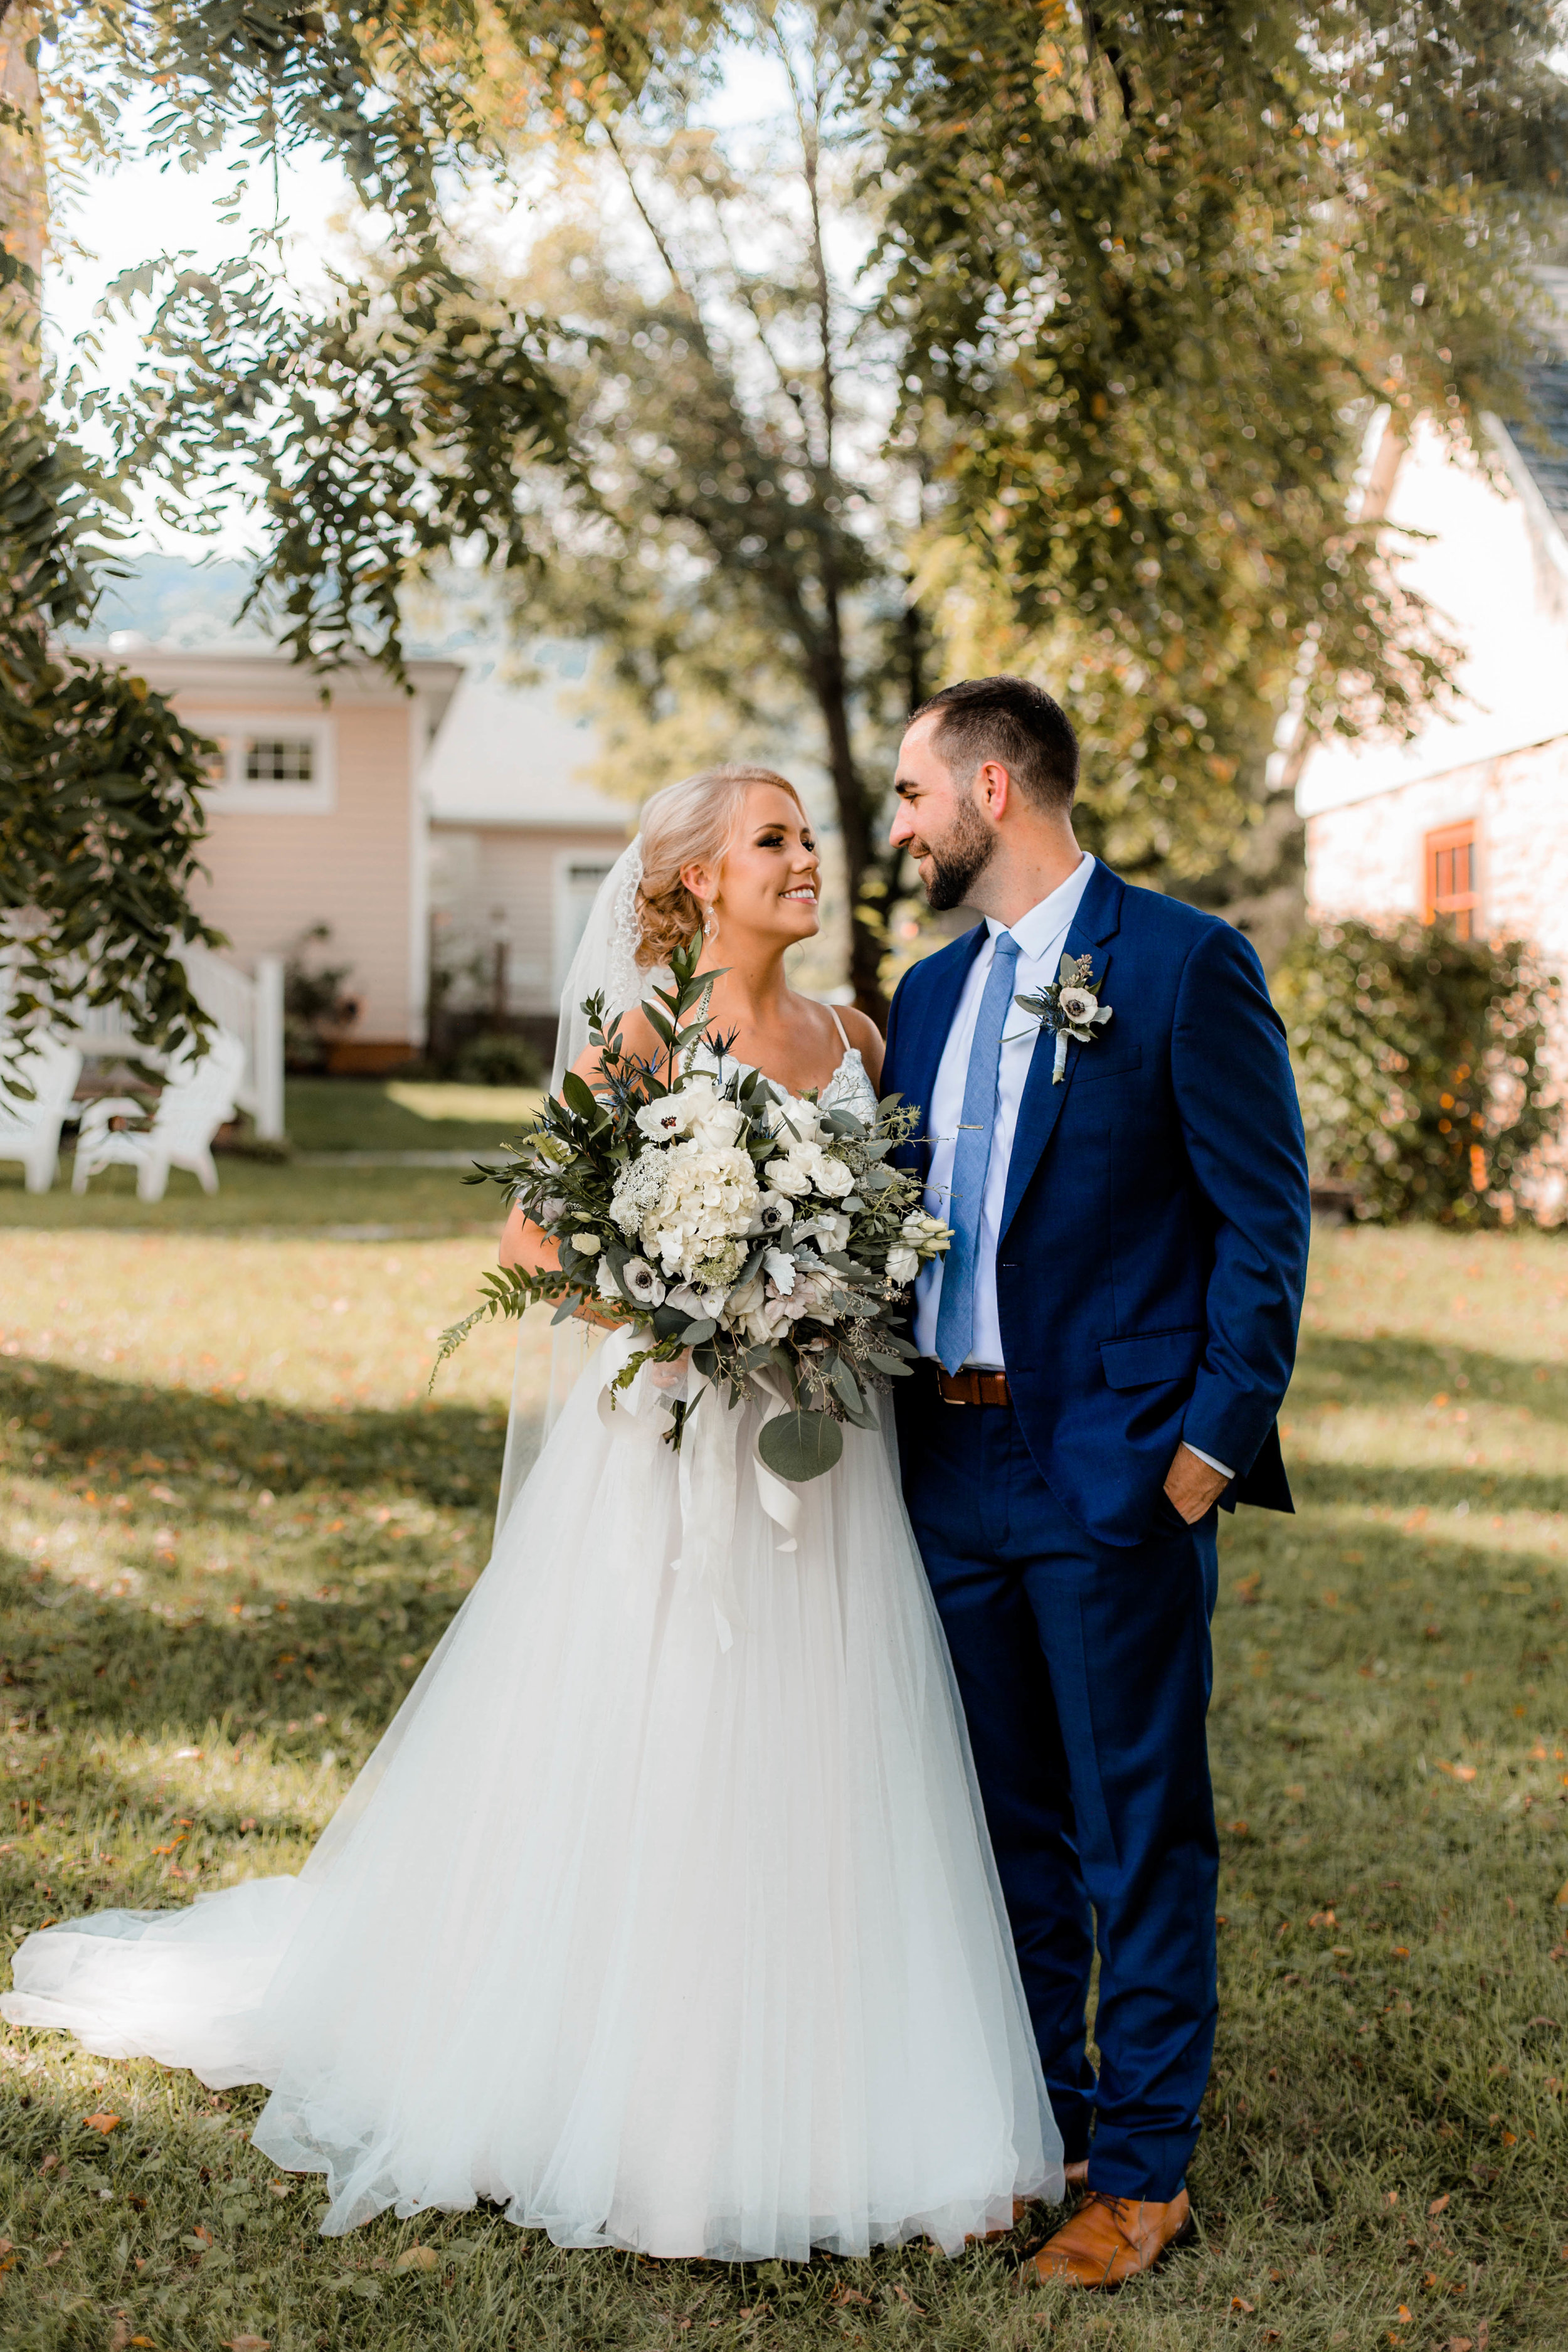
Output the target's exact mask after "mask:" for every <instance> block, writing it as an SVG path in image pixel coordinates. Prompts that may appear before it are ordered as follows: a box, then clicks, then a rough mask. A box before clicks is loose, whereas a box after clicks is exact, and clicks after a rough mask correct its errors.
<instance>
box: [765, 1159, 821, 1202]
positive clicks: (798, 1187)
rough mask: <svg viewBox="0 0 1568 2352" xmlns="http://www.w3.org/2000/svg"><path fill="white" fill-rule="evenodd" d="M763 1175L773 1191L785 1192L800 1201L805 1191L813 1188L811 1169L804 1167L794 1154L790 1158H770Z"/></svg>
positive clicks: (789, 1197) (790, 1197) (791, 1198)
mask: <svg viewBox="0 0 1568 2352" xmlns="http://www.w3.org/2000/svg"><path fill="white" fill-rule="evenodd" d="M763 1177H764V1178H765V1180H766V1181H767V1182H768V1184H769V1185H770V1186H771V1187H772V1189H773V1192H783V1193H784V1194H785V1195H786V1197H787V1198H788V1199H790V1200H792V1201H798V1200H799V1199H800V1197H801V1195H802V1194H803V1193H804V1192H810V1190H811V1171H810V1170H809V1169H807V1168H804V1167H803V1166H802V1165H801V1163H800V1161H799V1160H796V1159H795V1158H794V1157H793V1155H792V1156H791V1157H790V1158H788V1159H784V1160H769V1161H768V1164H767V1166H766V1167H765V1168H764V1169H763Z"/></svg>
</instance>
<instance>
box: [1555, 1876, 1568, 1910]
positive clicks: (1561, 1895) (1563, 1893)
mask: <svg viewBox="0 0 1568 2352" xmlns="http://www.w3.org/2000/svg"><path fill="white" fill-rule="evenodd" d="M1553 1908H1554V1909H1556V1910H1558V1911H1568V1878H1565V1879H1564V1880H1563V1884H1562V1885H1561V1886H1560V1887H1559V1888H1558V1890H1557V1901H1556V1903H1555V1905H1554V1906H1553Z"/></svg>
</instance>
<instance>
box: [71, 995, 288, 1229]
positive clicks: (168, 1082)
mask: <svg viewBox="0 0 1568 2352" xmlns="http://www.w3.org/2000/svg"><path fill="white" fill-rule="evenodd" d="M244 1067H245V1047H244V1045H243V1044H242V1043H241V1041H240V1039H239V1038H237V1037H236V1036H235V1035H234V1034H232V1032H231V1031H229V1030H226V1029H220V1030H219V1031H218V1032H217V1033H216V1035H215V1037H214V1038H213V1041H212V1044H211V1045H210V1046H209V1047H208V1049H207V1051H206V1052H205V1054H203V1055H200V1056H196V1055H190V1054H188V1053H187V1054H180V1055H176V1056H175V1058H174V1060H173V1061H171V1062H170V1064H169V1066H168V1069H167V1073H166V1076H165V1078H164V1084H163V1093H162V1094H161V1095H160V1096H159V1097H158V1107H157V1108H156V1110H155V1111H154V1112H153V1118H152V1123H151V1125H150V1126H148V1127H146V1128H144V1129H142V1130H141V1131H140V1132H139V1133H138V1132H136V1131H133V1130H132V1129H125V1130H123V1131H121V1132H118V1133H117V1132H116V1131H115V1129H113V1128H111V1127H110V1119H111V1118H114V1117H115V1116H116V1114H117V1113H120V1112H124V1111H127V1110H129V1109H132V1108H137V1106H135V1105H131V1104H126V1103H120V1102H115V1103H98V1104H94V1105H93V1106H92V1107H91V1108H89V1110H88V1112H87V1113H86V1114H85V1115H84V1116H83V1118H82V1123H81V1131H80V1134H79V1139H78V1141H77V1148H76V1168H75V1171H74V1172H73V1174H72V1177H71V1190H72V1192H86V1190H87V1185H88V1179H89V1177H90V1176H96V1175H97V1173H98V1171H99V1170H100V1168H109V1167H111V1166H113V1165H115V1164H116V1163H119V1164H120V1165H121V1166H124V1167H131V1168H134V1169H135V1171H136V1197H137V1199H138V1200H139V1201H161V1200H162V1199H163V1193H164V1192H165V1190H166V1188H167V1186H168V1181H169V1171H170V1169H171V1168H188V1169H189V1170H190V1172H191V1174H192V1175H193V1176H194V1177H195V1179H196V1181H197V1182H198V1183H199V1184H200V1186H201V1188H202V1190H203V1192H216V1191H217V1170H216V1168H215V1167H214V1166H213V1155H212V1139H213V1138H214V1136H215V1135H216V1133H217V1131H218V1129H219V1128H220V1127H221V1126H222V1125H223V1123H224V1121H225V1120H226V1119H229V1118H233V1117H234V1108H235V1094H236V1090H237V1087H238V1086H239V1082H240V1076H241V1074H242V1072H243V1070H244ZM95 1114H96V1115H95Z"/></svg>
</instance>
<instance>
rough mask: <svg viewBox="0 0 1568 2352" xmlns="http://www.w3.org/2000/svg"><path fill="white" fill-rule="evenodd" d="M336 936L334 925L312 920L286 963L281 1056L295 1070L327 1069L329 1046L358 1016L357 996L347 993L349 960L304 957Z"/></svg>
mask: <svg viewBox="0 0 1568 2352" xmlns="http://www.w3.org/2000/svg"><path fill="white" fill-rule="evenodd" d="M331 936H332V930H331V924H330V923H312V924H311V925H310V929H308V930H305V931H301V932H300V937H299V939H298V940H296V941H295V943H294V950H293V953H292V954H291V955H290V956H289V960H288V961H287V962H286V963H285V964H284V967H283V1060H284V1066H285V1067H286V1068H288V1069H289V1070H293V1071H297V1072H305V1071H315V1070H324V1069H325V1068H326V1066H327V1048H328V1045H330V1043H331V1040H332V1038H333V1037H335V1036H338V1035H341V1034H342V1031H343V1030H345V1029H348V1028H351V1027H352V1026H353V1024H354V1022H355V1021H356V1020H357V1019H358V1018H359V1000H358V998H357V997H353V996H349V995H347V994H346V993H345V992H344V989H343V982H344V981H345V980H347V979H348V978H349V976H350V973H351V972H352V971H353V966H352V965H351V964H346V963H340V964H318V965H316V966H314V967H313V968H312V966H311V965H310V964H309V963H307V961H305V958H306V954H307V951H308V950H310V949H311V948H314V947H319V946H321V945H322V944H323V943H324V942H325V941H326V940H330V939H331Z"/></svg>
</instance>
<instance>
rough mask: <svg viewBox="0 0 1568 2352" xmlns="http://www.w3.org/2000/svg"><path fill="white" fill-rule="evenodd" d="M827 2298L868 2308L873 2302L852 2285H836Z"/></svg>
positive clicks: (744, 2313)
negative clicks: (863, 2305) (860, 2304)
mask: <svg viewBox="0 0 1568 2352" xmlns="http://www.w3.org/2000/svg"><path fill="white" fill-rule="evenodd" d="M827 2300H828V2302H829V2303H863V2304H865V2305H866V2306H867V2308H868V2309H869V2308H870V2304H871V2298H870V2296H869V2295H868V2294H860V2293H859V2292H858V2289H857V2288H855V2287H852V2286H838V2287H835V2288H834V2290H833V2293H832V2294H830V2295H829V2296H828V2298H827ZM741 2316H742V2319H746V2318H749V2317H750V2314H749V2313H747V2312H742V2314H741Z"/></svg>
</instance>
